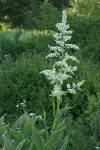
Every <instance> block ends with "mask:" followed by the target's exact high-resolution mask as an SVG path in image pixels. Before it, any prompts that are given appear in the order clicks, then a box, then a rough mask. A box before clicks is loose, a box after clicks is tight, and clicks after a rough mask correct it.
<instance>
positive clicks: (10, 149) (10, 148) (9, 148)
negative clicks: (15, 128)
mask: <svg viewBox="0 0 100 150" xmlns="http://www.w3.org/2000/svg"><path fill="white" fill-rule="evenodd" d="M3 140H4V145H5V147H6V149H7V150H14V149H13V146H12V143H11V141H10V140H9V138H8V137H7V136H3Z"/></svg>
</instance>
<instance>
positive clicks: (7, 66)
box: [0, 54, 50, 115]
mask: <svg viewBox="0 0 100 150" xmlns="http://www.w3.org/2000/svg"><path fill="white" fill-rule="evenodd" d="M37 62H38V63H37ZM46 66H47V64H46V63H45V62H44V60H43V58H41V56H39V55H36V56H33V55H32V54H30V55H25V54H23V55H22V56H21V57H20V58H19V59H18V60H17V61H15V62H13V61H12V59H10V58H7V59H6V60H5V61H3V62H2V63H1V65H0V103H1V105H0V113H1V114H4V113H7V114H8V115H12V113H13V115H14V112H15V114H16V113H20V112H19V110H18V111H17V108H16V105H17V104H18V103H20V102H22V101H23V100H26V101H27V106H28V109H29V112H30V111H32V112H33V111H35V112H37V113H39V112H41V110H43V109H44V107H45V106H46V107H48V108H49V105H48V101H49V97H48V95H49V94H48V93H49V91H50V89H49V88H48V87H49V86H48V82H47V80H46V79H45V78H44V77H43V76H42V75H40V74H39V73H40V71H41V70H42V69H43V68H45V67H46ZM8 106H9V107H8ZM37 108H38V109H37ZM15 109H16V111H15ZM21 112H22V111H21Z"/></svg>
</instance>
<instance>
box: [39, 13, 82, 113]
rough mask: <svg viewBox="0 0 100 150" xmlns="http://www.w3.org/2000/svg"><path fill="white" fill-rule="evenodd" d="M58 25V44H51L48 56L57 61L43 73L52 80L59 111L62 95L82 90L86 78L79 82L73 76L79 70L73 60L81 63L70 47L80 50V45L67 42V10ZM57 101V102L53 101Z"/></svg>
mask: <svg viewBox="0 0 100 150" xmlns="http://www.w3.org/2000/svg"><path fill="white" fill-rule="evenodd" d="M56 27H57V29H58V31H59V32H58V33H54V34H53V37H54V39H55V42H56V45H57V46H49V48H50V51H51V53H50V54H49V55H47V56H46V59H47V58H53V57H54V58H56V60H57V61H56V62H55V64H54V65H53V67H52V69H51V70H44V71H42V72H41V73H43V74H44V75H45V76H46V77H47V79H48V80H50V81H51V82H50V83H51V84H52V85H53V90H52V91H51V92H52V93H51V96H52V97H53V98H56V100H57V110H58V111H59V108H60V104H61V103H62V96H63V95H66V94H67V93H71V94H76V90H77V89H78V90H81V86H82V85H83V83H84V80H83V81H81V82H78V83H75V82H74V81H73V76H74V75H75V72H76V71H77V69H78V68H77V66H76V65H75V66H72V62H74V63H79V61H78V59H77V58H76V57H75V56H71V55H69V51H70V49H75V50H79V47H78V46H76V45H74V44H68V43H67V42H68V41H69V40H70V39H71V33H72V31H71V30H68V29H69V24H67V15H66V11H65V10H64V11H63V14H62V22H61V23H57V24H56ZM64 81H66V82H67V84H66V88H67V89H66V91H64V90H63V84H64ZM53 103H55V102H53Z"/></svg>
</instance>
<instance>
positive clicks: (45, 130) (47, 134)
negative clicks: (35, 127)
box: [43, 111, 49, 140]
mask: <svg viewBox="0 0 100 150" xmlns="http://www.w3.org/2000/svg"><path fill="white" fill-rule="evenodd" d="M43 119H44V132H45V136H46V138H47V140H49V132H48V128H47V119H46V112H45V111H44V118H43Z"/></svg>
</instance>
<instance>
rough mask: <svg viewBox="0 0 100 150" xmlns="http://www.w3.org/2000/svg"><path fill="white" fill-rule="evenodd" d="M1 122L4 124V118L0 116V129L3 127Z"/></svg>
mask: <svg viewBox="0 0 100 150" xmlns="http://www.w3.org/2000/svg"><path fill="white" fill-rule="evenodd" d="M3 122H4V116H2V117H1V118H0V127H1V126H3Z"/></svg>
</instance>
